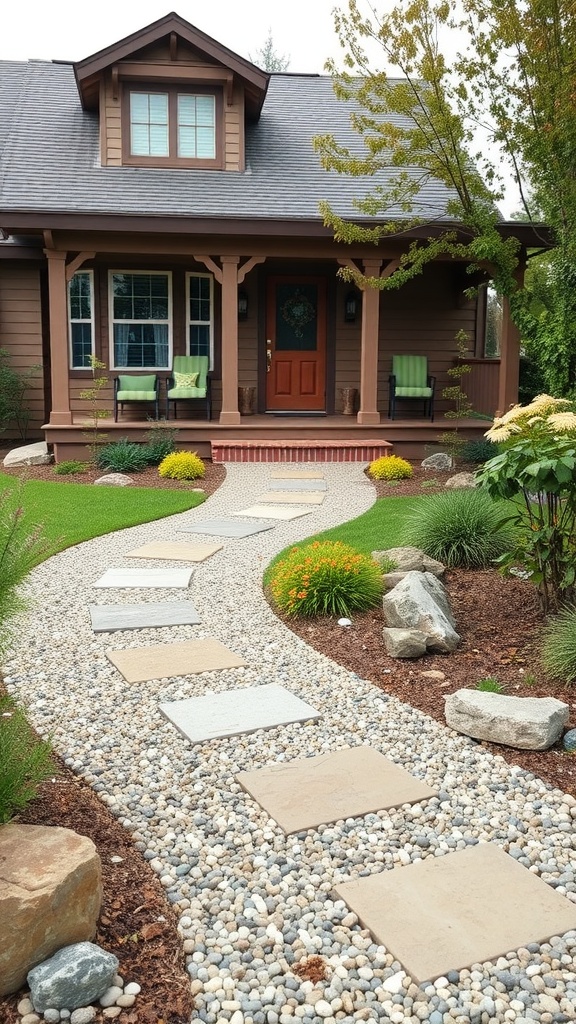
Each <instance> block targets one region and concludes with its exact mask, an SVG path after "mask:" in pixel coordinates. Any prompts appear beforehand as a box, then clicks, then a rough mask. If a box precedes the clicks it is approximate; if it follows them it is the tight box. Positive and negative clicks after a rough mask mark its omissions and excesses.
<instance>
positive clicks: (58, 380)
mask: <svg viewBox="0 0 576 1024" xmlns="http://www.w3.org/2000/svg"><path fill="white" fill-rule="evenodd" d="M44 255H45V256H46V258H47V260H48V302H49V307H50V308H49V323H50V376H51V381H52V409H51V410H50V423H52V424H61V423H72V413H71V412H70V392H69V387H68V365H69V359H68V293H67V285H66V255H67V254H66V253H65V252H60V251H58V250H56V249H44Z"/></svg>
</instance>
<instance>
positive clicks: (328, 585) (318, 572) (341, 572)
mask: <svg viewBox="0 0 576 1024" xmlns="http://www.w3.org/2000/svg"><path fill="white" fill-rule="evenodd" d="M270 589H271V591H272V596H273V598H274V601H275V603H276V604H277V606H278V608H280V609H281V611H284V612H286V613H287V614H288V615H300V616H313V615H350V614H351V613H352V612H358V611H365V610H366V609H368V608H373V607H374V606H375V605H377V604H378V601H379V600H380V597H381V594H382V590H383V581H382V570H381V568H380V566H379V565H377V564H376V562H374V561H373V560H372V559H371V558H370V557H368V556H367V555H363V554H361V553H360V552H359V551H356V550H355V549H354V548H352V547H349V546H348V545H347V544H342V543H341V542H340V541H323V542H320V541H313V542H312V543H311V544H305V545H303V546H302V547H294V548H292V549H291V551H290V552H289V553H288V555H287V556H286V557H285V558H283V559H282V560H281V561H279V562H277V563H276V564H275V565H274V567H273V569H272V571H271V575H270Z"/></svg>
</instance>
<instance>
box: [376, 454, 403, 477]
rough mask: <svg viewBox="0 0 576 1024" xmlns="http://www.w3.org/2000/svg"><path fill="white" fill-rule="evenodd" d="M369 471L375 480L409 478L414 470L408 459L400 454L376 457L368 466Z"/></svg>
mask: <svg viewBox="0 0 576 1024" xmlns="http://www.w3.org/2000/svg"><path fill="white" fill-rule="evenodd" d="M368 473H369V475H370V476H371V477H372V479H373V480H409V479H410V477H411V476H414V470H413V469H412V466H411V465H410V463H409V462H406V459H401V458H400V457H399V456H398V455H383V456H382V457H381V458H380V459H374V462H371V463H370V465H369V466H368Z"/></svg>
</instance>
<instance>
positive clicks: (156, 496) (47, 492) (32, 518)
mask: <svg viewBox="0 0 576 1024" xmlns="http://www.w3.org/2000/svg"><path fill="white" fill-rule="evenodd" d="M6 490H11V491H13V493H14V499H15V500H17V501H18V503H19V504H20V505H21V507H22V509H23V523H24V525H25V526H26V528H28V529H30V530H33V529H34V528H36V527H38V526H41V527H42V530H43V533H44V536H45V537H46V538H47V540H48V541H49V542H50V546H51V553H52V554H53V553H55V552H56V551H62V549H63V548H68V547H70V546H71V545H72V544H79V543H80V541H83V540H90V538H92V537H100V536H102V534H104V533H112V531H114V530H122V529H124V528H125V527H127V526H138V525H139V523H149V522H151V521H152V520H154V519H161V518H162V517H163V516H171V515H174V513H176V512H185V511H186V510H187V509H189V508H194V507H195V506H196V505H199V504H200V503H201V502H202V501H204V495H203V494H196V493H192V491H176V490H174V491H172V490H167V489H158V490H157V489H155V488H147V487H133V488H132V487H95V486H94V484H64V483H49V482H46V481H41V480H29V481H27V482H26V483H24V484H23V486H22V490H21V491H19V490H18V482H17V481H15V479H14V477H13V476H7V475H6V474H4V473H0V491H2V492H4V491H6Z"/></svg>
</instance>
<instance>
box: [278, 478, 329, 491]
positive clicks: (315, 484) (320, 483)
mask: <svg viewBox="0 0 576 1024" xmlns="http://www.w3.org/2000/svg"><path fill="white" fill-rule="evenodd" d="M268 486H269V488H270V490H271V491H306V492H308V491H317V492H318V491H326V490H327V489H328V485H327V483H326V481H325V480H293V479H288V480H271V481H270V483H269V484H268Z"/></svg>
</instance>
